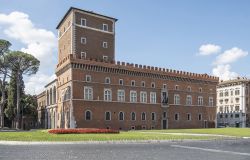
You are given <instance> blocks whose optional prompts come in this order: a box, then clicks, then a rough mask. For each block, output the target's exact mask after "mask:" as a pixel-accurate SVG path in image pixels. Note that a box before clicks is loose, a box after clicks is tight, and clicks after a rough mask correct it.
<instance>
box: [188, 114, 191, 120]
mask: <svg viewBox="0 0 250 160" xmlns="http://www.w3.org/2000/svg"><path fill="white" fill-rule="evenodd" d="M187 120H188V121H191V113H188V114H187Z"/></svg>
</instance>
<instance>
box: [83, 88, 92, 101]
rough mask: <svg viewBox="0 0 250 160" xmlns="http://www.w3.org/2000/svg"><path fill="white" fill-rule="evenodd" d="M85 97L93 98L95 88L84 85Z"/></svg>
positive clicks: (86, 98)
mask: <svg viewBox="0 0 250 160" xmlns="http://www.w3.org/2000/svg"><path fill="white" fill-rule="evenodd" d="M84 99H85V100H93V88H92V87H88V86H85V87H84Z"/></svg>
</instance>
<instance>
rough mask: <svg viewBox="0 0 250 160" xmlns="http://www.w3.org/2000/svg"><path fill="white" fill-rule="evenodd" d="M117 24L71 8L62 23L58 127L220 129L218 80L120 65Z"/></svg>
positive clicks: (211, 77)
mask: <svg viewBox="0 0 250 160" xmlns="http://www.w3.org/2000/svg"><path fill="white" fill-rule="evenodd" d="M116 21H117V19H115V18H112V17H108V16H104V15H100V14H97V13H94V12H90V11H85V10H82V9H78V8H73V7H71V8H70V9H69V10H68V12H67V13H66V14H65V16H64V17H63V19H62V20H61V21H60V23H59V24H58V26H57V29H58V51H59V52H58V64H57V66H56V75H57V80H56V81H55V82H56V95H57V96H56V101H55V102H56V104H55V105H54V108H55V109H54V110H53V111H55V113H53V115H55V116H54V119H55V121H53V123H54V126H53V127H54V128H112V129H120V130H134V129H168V128H208V127H215V121H216V85H217V84H218V81H219V79H218V78H217V77H214V76H209V75H207V74H196V73H190V72H184V71H176V70H172V69H166V68H158V67H152V66H146V65H139V64H133V63H125V62H120V61H116V60H115V23H116ZM166 63H167V61H166ZM47 101H48V100H47ZM45 119H46V118H45Z"/></svg>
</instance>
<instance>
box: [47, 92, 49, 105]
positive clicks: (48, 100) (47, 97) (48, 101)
mask: <svg viewBox="0 0 250 160" xmlns="http://www.w3.org/2000/svg"><path fill="white" fill-rule="evenodd" d="M48 105H49V90H47V106H48Z"/></svg>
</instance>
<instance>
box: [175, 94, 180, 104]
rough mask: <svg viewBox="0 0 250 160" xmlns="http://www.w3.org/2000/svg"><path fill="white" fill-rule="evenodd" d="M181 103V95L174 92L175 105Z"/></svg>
mask: <svg viewBox="0 0 250 160" xmlns="http://www.w3.org/2000/svg"><path fill="white" fill-rule="evenodd" d="M180 104H181V97H180V95H179V94H174V105H180Z"/></svg>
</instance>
